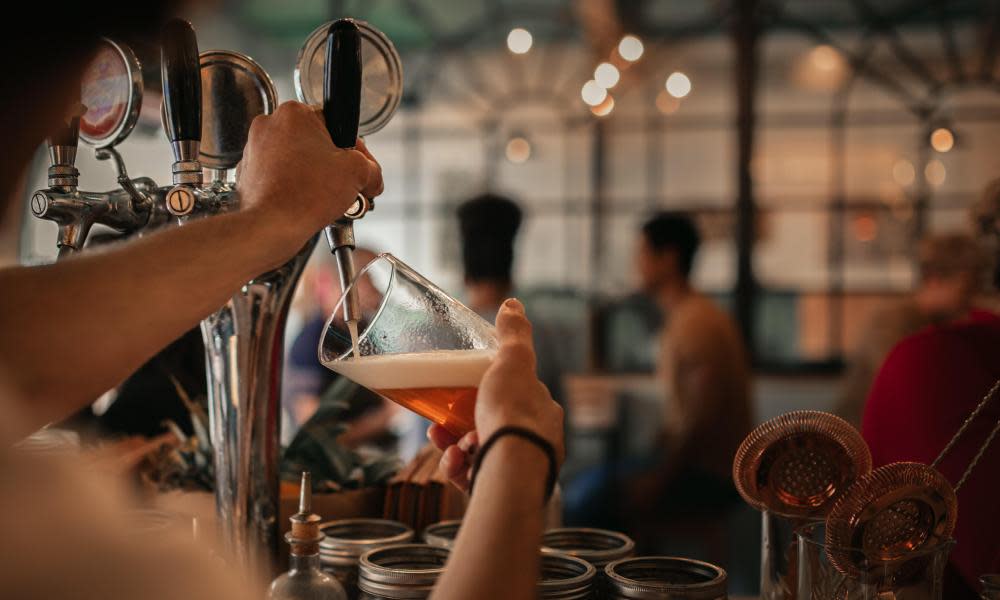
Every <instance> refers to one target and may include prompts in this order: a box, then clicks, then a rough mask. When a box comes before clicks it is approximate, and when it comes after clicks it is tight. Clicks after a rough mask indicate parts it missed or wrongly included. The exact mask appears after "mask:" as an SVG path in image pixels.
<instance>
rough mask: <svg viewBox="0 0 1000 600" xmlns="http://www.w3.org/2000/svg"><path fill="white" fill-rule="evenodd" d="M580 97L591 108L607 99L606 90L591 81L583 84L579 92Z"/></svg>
mask: <svg viewBox="0 0 1000 600" xmlns="http://www.w3.org/2000/svg"><path fill="white" fill-rule="evenodd" d="M580 96H582V97H583V101H584V102H586V103H587V104H589V105H591V106H597V105H598V104H600V103H601V102H604V99H605V98H607V97H608V90H606V89H604V88H603V87H601V86H600V85H599V84H598V83H597V82H596V81H594V80H593V79H591V80H590V81H588V82H587V83H585V84H583V89H582V90H580Z"/></svg>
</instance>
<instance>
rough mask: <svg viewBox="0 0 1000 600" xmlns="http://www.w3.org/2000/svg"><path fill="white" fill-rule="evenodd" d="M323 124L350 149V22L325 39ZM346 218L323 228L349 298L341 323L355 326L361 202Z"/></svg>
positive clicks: (357, 82) (355, 108) (355, 51)
mask: <svg viewBox="0 0 1000 600" xmlns="http://www.w3.org/2000/svg"><path fill="white" fill-rule="evenodd" d="M323 75H324V78H323V120H324V121H325V122H326V129H327V131H329V132H330V139H332V140H333V143H334V144H335V145H336V146H337V147H338V148H353V147H354V146H355V145H356V143H357V139H358V121H359V119H360V115H361V32H360V30H358V26H357V25H355V24H354V21H352V20H351V19H340V20H338V21H335V22H334V23H333V24H332V25H330V30H329V32H328V33H327V38H326V66H325V67H324V72H323ZM358 200H359V201H358V202H356V203H355V205H354V206H353V207H351V209H350V211H348V214H347V215H345V216H344V217H343V218H341V219H338V220H337V222H336V223H334V224H333V225H331V226H329V227H327V228H326V237H327V240H328V241H329V242H330V248H331V250H333V254H334V256H335V257H336V259H337V267H338V271H339V273H340V285H341V289H342V290H345V293H347V294H348V296H347V298H346V300H345V302H344V320H345V321H347V322H348V323H350V322H356V321H357V320H358V318H359V317H360V316H361V315H360V307H359V305H358V298H357V294H355V293H354V289H353V288H351V290H350V291H348V287H347V286H348V285H350V284H351V282H352V281H354V276H355V269H354V255H353V251H354V224H353V222H354V219H355V218H358V217H360V216H362V215H363V214H364V213H365V211H366V202H365V200H364V198H359V199H358Z"/></svg>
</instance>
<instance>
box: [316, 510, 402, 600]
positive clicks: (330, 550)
mask: <svg viewBox="0 0 1000 600" xmlns="http://www.w3.org/2000/svg"><path fill="white" fill-rule="evenodd" d="M320 530H321V531H322V532H323V534H324V535H325V536H326V537H325V538H324V539H323V541H321V542H320V544H319V558H320V562H321V563H322V568H323V570H324V571H325V572H327V573H329V574H331V575H333V576H334V577H336V578H337V580H338V581H340V583H341V584H342V585H343V586H344V589H345V590H346V591H347V596H348V597H349V598H357V597H358V561H359V560H360V558H361V555H363V554H364V553H366V552H368V551H369V550H373V549H375V548H381V547H382V546H390V545H394V544H404V543H406V542H409V541H411V540H413V530H412V529H410V528H409V527H407V526H406V525H404V524H402V523H400V522H398V521H389V520H387V519H342V520H339V521H330V522H328V523H324V524H322V525H321V526H320Z"/></svg>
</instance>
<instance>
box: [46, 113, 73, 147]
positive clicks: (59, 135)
mask: <svg viewBox="0 0 1000 600" xmlns="http://www.w3.org/2000/svg"><path fill="white" fill-rule="evenodd" d="M79 141H80V116H79V115H74V116H72V117H69V118H68V120H67V121H63V123H62V124H60V126H59V129H57V130H56V131H53V132H52V135H51V136H50V137H49V145H50V146H72V147H73V148H76V147H77V143H78V142H79Z"/></svg>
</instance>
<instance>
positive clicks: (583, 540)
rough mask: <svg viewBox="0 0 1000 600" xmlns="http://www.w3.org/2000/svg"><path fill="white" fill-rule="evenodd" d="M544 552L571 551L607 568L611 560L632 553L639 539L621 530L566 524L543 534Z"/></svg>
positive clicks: (566, 552) (599, 566) (578, 556)
mask: <svg viewBox="0 0 1000 600" xmlns="http://www.w3.org/2000/svg"><path fill="white" fill-rule="evenodd" d="M542 552H558V553H561V554H568V555H570V556H575V557H577V558H582V559H583V560H585V561H587V562H589V563H590V564H592V565H594V566H595V567H597V568H599V569H603V568H604V565H606V564H608V563H609V562H612V561H616V560H619V559H622V558H628V557H630V556H632V554H633V553H634V552H635V542H633V541H632V538H630V537H629V536H627V535H625V534H624V533H618V532H617V531H608V530H606V529H590V528H587V527H564V528H561V529H550V530H548V531H546V532H545V534H544V535H543V536H542Z"/></svg>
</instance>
